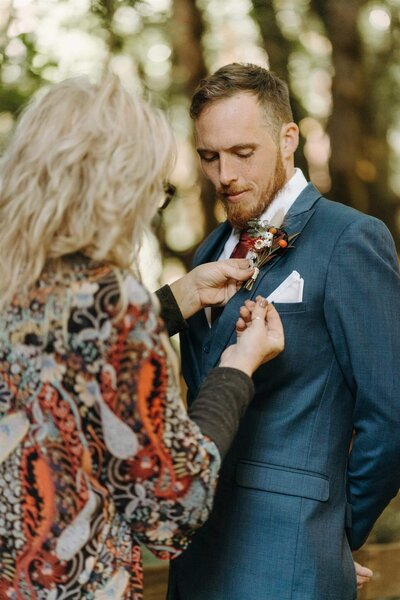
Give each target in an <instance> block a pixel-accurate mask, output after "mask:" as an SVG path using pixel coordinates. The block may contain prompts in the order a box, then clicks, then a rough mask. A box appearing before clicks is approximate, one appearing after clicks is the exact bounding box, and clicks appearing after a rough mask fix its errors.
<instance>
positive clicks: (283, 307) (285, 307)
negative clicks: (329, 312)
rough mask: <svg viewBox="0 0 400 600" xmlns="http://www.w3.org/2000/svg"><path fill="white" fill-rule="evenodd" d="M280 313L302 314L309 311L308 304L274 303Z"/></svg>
mask: <svg viewBox="0 0 400 600" xmlns="http://www.w3.org/2000/svg"><path fill="white" fill-rule="evenodd" d="M273 305H274V306H275V308H276V310H277V311H278V313H285V315H286V314H289V313H302V312H306V311H307V302H273Z"/></svg>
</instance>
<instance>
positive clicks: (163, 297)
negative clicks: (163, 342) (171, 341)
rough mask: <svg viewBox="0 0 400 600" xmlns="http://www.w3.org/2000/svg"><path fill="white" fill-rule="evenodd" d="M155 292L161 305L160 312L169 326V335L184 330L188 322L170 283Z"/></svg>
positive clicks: (167, 326)
mask: <svg viewBox="0 0 400 600" xmlns="http://www.w3.org/2000/svg"><path fill="white" fill-rule="evenodd" d="M155 294H156V296H157V298H158V300H159V302H160V305H161V310H160V314H161V318H162V319H163V321H164V323H165V326H166V328H167V331H168V335H169V336H171V335H175V334H176V333H179V331H182V329H184V328H185V327H186V322H185V319H184V318H183V315H182V313H181V309H180V308H179V304H178V303H177V301H176V300H175V296H174V295H173V293H172V291H171V288H170V287H169V285H164V286H163V287H162V288H160V289H159V290H157V291H156V292H155Z"/></svg>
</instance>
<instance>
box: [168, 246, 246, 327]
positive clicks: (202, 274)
mask: <svg viewBox="0 0 400 600" xmlns="http://www.w3.org/2000/svg"><path fill="white" fill-rule="evenodd" d="M253 271H254V267H251V266H250V263H249V261H248V260H246V259H245V258H230V259H227V260H219V261H217V262H211V263H205V264H204V265H199V266H198V267H195V268H194V269H193V270H192V271H189V273H187V274H186V275H184V277H181V278H180V279H178V280H177V281H175V282H174V283H173V284H171V286H170V288H171V291H172V293H173V294H174V296H175V300H176V301H177V303H178V306H179V308H180V310H181V313H182V315H183V317H184V318H185V319H187V318H189V317H191V316H192V315H193V314H194V313H196V312H197V311H198V310H200V309H201V308H204V307H206V306H224V305H225V304H226V303H227V302H228V300H229V299H230V298H231V297H232V296H233V295H234V294H236V292H237V290H238V289H239V288H240V285H241V284H242V283H243V282H244V281H247V280H248V279H249V278H250V277H251V276H252V274H253Z"/></svg>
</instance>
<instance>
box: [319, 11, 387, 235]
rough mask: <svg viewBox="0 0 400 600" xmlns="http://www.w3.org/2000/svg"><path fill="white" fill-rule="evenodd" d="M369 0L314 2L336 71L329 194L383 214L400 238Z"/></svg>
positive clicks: (346, 202)
mask: <svg viewBox="0 0 400 600" xmlns="http://www.w3.org/2000/svg"><path fill="white" fill-rule="evenodd" d="M365 4H366V0H354V1H353V2H348V0H314V1H313V7H314V8H315V9H316V11H317V12H318V14H319V15H320V17H321V18H322V20H323V22H324V25H325V28H326V31H327V34H328V37H329V38H330V41H331V44H332V62H333V67H334V71H335V76H334V78H333V82H332V106H333V109H332V114H331V117H330V120H329V124H328V133H329V136H330V140H331V159H330V174H331V178H332V189H331V192H330V194H329V195H330V197H331V198H332V199H333V200H337V201H339V202H343V203H344V204H348V205H350V206H353V207H354V208H357V209H359V210H361V211H363V212H366V213H369V214H372V215H374V216H376V217H378V218H381V219H382V220H383V221H384V222H385V223H386V225H387V226H388V227H389V229H391V231H392V234H393V236H394V237H396V234H397V227H396V222H395V217H396V210H397V207H396V204H395V199H394V197H393V196H394V195H393V192H391V191H390V189H389V184H388V165H389V154H390V150H389V146H388V142H387V130H388V125H389V121H388V119H387V118H382V116H381V115H380V112H381V110H380V109H381V106H379V98H378V97H377V94H376V92H375V89H376V86H377V83H378V79H379V77H381V76H382V64H384V63H382V57H378V59H377V58H375V59H374V62H373V64H374V65H375V67H374V68H373V70H375V69H376V73H375V74H374V75H373V74H372V73H371V66H370V65H368V64H367V62H366V60H365V50H364V51H363V48H362V42H361V39H360V34H359V28H358V19H359V13H360V9H361V8H362V7H363V6H364V5H365ZM386 58H387V59H388V57H386ZM378 65H379V66H378ZM378 115H379V116H378Z"/></svg>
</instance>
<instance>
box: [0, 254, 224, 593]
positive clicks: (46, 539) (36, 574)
mask: <svg viewBox="0 0 400 600" xmlns="http://www.w3.org/2000/svg"><path fill="white" fill-rule="evenodd" d="M121 290H122V293H121ZM0 332H1V333H0V600H8V599H15V600H19V599H23V600H27V599H29V600H36V599H38V600H44V599H46V600H61V599H65V600H67V599H68V600H82V599H87V600H89V599H90V600H92V599H93V600H103V599H104V600H105V599H113V600H118V599H128V598H129V599H134V600H139V599H140V598H141V597H142V569H141V559H140V548H139V545H138V543H139V542H142V543H144V544H146V545H147V546H148V547H149V548H150V549H151V550H152V551H153V552H154V553H155V554H157V555H158V556H159V557H162V558H171V557H174V556H175V555H177V554H179V553H180V552H181V551H182V550H183V549H184V548H185V547H186V546H187V544H188V542H189V540H190V537H191V534H192V531H193V528H196V527H199V526H200V525H201V524H202V523H203V522H204V521H205V519H206V518H207V516H208V512H209V510H210V508H211V504H212V498H213V493H214V488H215V484H216V479H217V471H218V467H219V453H218V450H217V448H216V446H215V445H214V443H213V442H211V441H210V440H208V439H207V438H205V437H204V436H203V435H202V434H201V432H200V430H199V428H198V427H197V425H196V424H195V423H193V422H192V421H190V420H189V418H188V417H187V414H186V411H185V408H184V406H183V404H182V402H181V401H180V398H179V387H178V384H177V381H176V377H175V375H174V371H173V366H172V363H171V361H170V360H169V358H168V351H167V349H166V346H165V343H164V337H165V333H164V331H163V326H162V325H161V324H160V320H159V318H158V317H157V313H156V311H155V310H154V308H153V306H152V302H151V299H150V296H149V294H148V293H147V291H146V290H145V289H144V288H143V287H142V286H141V284H140V283H139V282H138V281H137V280H135V279H134V278H133V277H132V276H130V275H124V274H122V273H120V272H118V271H116V270H112V269H111V268H109V267H107V266H102V265H93V264H92V265H91V264H89V263H87V262H85V261H84V260H83V258H82V257H81V258H80V260H77V259H75V260H74V261H71V264H70V265H69V266H68V269H66V270H65V273H64V275H63V276H62V277H61V278H60V276H59V275H58V276H57V277H56V276H55V275H46V276H43V278H42V279H41V280H40V281H39V282H38V284H37V286H36V288H35V289H34V290H33V291H32V292H30V293H29V294H28V295H26V297H24V298H19V299H18V300H15V301H14V303H13V304H12V305H11V306H10V308H9V309H8V310H7V311H6V312H4V313H3V314H2V315H1V329H0Z"/></svg>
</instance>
